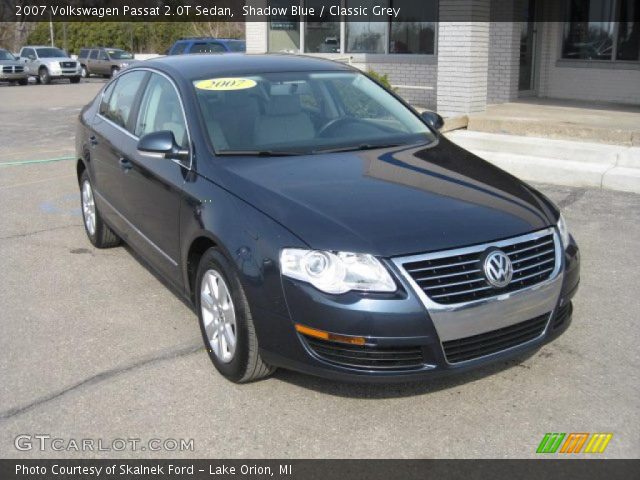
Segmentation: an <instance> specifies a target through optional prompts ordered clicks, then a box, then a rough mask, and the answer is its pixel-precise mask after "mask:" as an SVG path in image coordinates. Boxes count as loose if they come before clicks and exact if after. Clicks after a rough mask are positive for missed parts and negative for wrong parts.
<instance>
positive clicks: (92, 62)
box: [78, 47, 134, 78]
mask: <svg viewBox="0 0 640 480" xmlns="http://www.w3.org/2000/svg"><path fill="white" fill-rule="evenodd" d="M78 62H80V68H81V71H82V76H83V77H85V78H86V77H88V76H89V75H102V76H104V77H113V76H115V75H117V74H118V73H119V72H120V70H122V69H123V68H127V67H128V66H129V65H130V64H132V63H134V59H133V54H132V53H129V52H127V51H125V50H122V49H119V48H106V47H99V48H82V49H80V54H79V55H78Z"/></svg>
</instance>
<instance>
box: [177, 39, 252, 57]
mask: <svg viewBox="0 0 640 480" xmlns="http://www.w3.org/2000/svg"><path fill="white" fill-rule="evenodd" d="M246 49H247V46H246V43H245V41H244V40H236V39H233V38H213V37H191V38H181V39H180V40H178V41H177V42H175V43H174V44H173V45H172V46H171V48H170V49H169V52H168V55H180V54H183V53H234V52H235V53H242V52H244V51H246Z"/></svg>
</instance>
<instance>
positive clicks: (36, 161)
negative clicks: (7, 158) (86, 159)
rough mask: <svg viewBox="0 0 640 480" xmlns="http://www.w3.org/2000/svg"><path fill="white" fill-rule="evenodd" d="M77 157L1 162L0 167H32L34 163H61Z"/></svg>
mask: <svg viewBox="0 0 640 480" xmlns="http://www.w3.org/2000/svg"><path fill="white" fill-rule="evenodd" d="M75 158H76V157H74V156H67V157H54V158H41V159H37V160H20V161H16V162H0V167H8V166H13V165H31V164H34V163H51V162H60V161H63V160H74V159H75Z"/></svg>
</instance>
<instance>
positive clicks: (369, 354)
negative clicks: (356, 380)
mask: <svg viewBox="0 0 640 480" xmlns="http://www.w3.org/2000/svg"><path fill="white" fill-rule="evenodd" d="M302 336H303V337H304V339H305V341H306V342H307V345H308V346H309V348H310V349H311V350H312V351H313V352H314V353H315V354H316V355H317V356H318V357H320V358H322V359H323V360H326V361H327V362H331V363H335V364H337V365H340V366H343V367H351V368H359V369H364V370H410V369H417V368H422V367H423V366H424V363H425V361H424V356H423V354H422V348H421V347H417V346H411V347H377V346H370V345H350V344H347V343H338V342H329V341H325V340H318V339H315V338H312V337H308V336H306V335H302Z"/></svg>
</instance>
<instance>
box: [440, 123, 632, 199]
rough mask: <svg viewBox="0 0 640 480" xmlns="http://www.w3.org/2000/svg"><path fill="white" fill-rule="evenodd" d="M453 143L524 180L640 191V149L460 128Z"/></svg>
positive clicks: (451, 138) (455, 133)
mask: <svg viewBox="0 0 640 480" xmlns="http://www.w3.org/2000/svg"><path fill="white" fill-rule="evenodd" d="M446 136H447V138H449V140H451V141H453V142H454V143H456V144H458V145H460V146H461V147H462V148H465V149H466V150H469V151H471V152H472V153H474V154H475V155H477V156H479V157H481V158H483V159H485V160H487V161H488V162H490V163H492V164H494V165H496V166H498V167H500V168H502V169H504V170H506V171H507V172H509V173H511V174H512V175H515V176H517V177H519V178H521V179H523V180H526V181H532V182H540V183H550V184H554V185H569V186H574V187H593V188H603V189H609V190H617V191H624V192H631V193H640V148H638V147H625V146H620V145H606V144H599V143H589V142H576V141H568V140H553V139H548V138H537V137H520V136H515V135H503V134H492V133H484V132H475V131H468V130H459V131H455V132H450V133H448V134H446Z"/></svg>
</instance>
